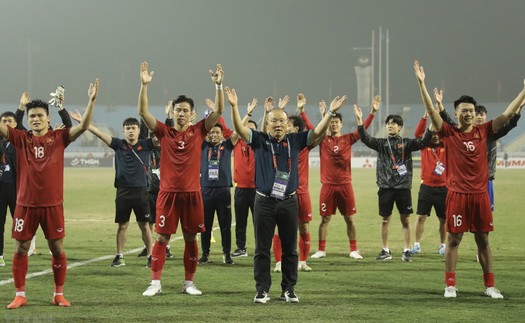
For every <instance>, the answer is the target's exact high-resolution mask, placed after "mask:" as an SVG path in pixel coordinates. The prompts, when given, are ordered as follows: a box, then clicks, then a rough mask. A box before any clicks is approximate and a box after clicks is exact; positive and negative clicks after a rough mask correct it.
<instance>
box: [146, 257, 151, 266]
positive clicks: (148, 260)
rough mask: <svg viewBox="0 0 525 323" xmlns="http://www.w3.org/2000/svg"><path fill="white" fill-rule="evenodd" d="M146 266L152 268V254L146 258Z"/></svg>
mask: <svg viewBox="0 0 525 323" xmlns="http://www.w3.org/2000/svg"><path fill="white" fill-rule="evenodd" d="M146 268H151V256H148V259H147V260H146Z"/></svg>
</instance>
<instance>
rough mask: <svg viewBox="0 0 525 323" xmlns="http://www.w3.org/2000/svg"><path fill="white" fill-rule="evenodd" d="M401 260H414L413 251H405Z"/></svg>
mask: <svg viewBox="0 0 525 323" xmlns="http://www.w3.org/2000/svg"><path fill="white" fill-rule="evenodd" d="M401 260H403V261H406V262H411V261H412V253H410V250H407V251H403V254H402V255H401Z"/></svg>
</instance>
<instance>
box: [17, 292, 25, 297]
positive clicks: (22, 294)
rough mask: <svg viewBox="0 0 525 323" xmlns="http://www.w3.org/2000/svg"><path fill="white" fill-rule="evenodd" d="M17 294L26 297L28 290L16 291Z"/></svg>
mask: <svg viewBox="0 0 525 323" xmlns="http://www.w3.org/2000/svg"><path fill="white" fill-rule="evenodd" d="M15 296H22V297H26V292H25V291H24V292H16V293H15Z"/></svg>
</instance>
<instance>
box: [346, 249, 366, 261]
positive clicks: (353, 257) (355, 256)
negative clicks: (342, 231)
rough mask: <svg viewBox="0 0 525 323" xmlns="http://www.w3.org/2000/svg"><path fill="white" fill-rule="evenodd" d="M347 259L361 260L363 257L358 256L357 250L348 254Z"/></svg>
mask: <svg viewBox="0 0 525 323" xmlns="http://www.w3.org/2000/svg"><path fill="white" fill-rule="evenodd" d="M349 257H350V258H352V259H363V256H361V255H360V254H359V250H356V251H352V252H350V255H349Z"/></svg>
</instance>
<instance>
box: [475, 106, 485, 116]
mask: <svg viewBox="0 0 525 323" xmlns="http://www.w3.org/2000/svg"><path fill="white" fill-rule="evenodd" d="M475 109H476V114H487V108H485V106H483V105H476V107H475Z"/></svg>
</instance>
